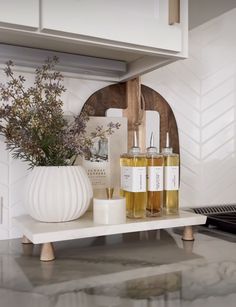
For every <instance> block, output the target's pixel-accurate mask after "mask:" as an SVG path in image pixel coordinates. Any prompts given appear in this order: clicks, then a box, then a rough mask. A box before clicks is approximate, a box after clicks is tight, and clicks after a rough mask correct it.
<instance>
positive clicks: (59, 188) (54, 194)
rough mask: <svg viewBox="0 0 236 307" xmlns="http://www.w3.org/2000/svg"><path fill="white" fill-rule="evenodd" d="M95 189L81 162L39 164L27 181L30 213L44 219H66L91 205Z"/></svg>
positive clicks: (45, 220) (50, 220)
mask: <svg viewBox="0 0 236 307" xmlns="http://www.w3.org/2000/svg"><path fill="white" fill-rule="evenodd" d="M92 196H93V192H92V186H91V183H90V180H89V178H88V176H87V173H86V172H85V170H84V169H83V168H82V167H81V166H59V167H57V166H36V167H34V168H33V170H32V171H31V172H30V174H29V177H28V179H27V184H26V199H25V205H26V210H27V211H28V213H29V214H30V215H31V216H32V217H33V218H34V219H36V220H39V221H42V222H66V221H71V220H75V219H77V218H79V217H80V216H82V215H83V214H84V213H85V211H86V210H87V209H88V207H89V204H90V201H91V199H92Z"/></svg>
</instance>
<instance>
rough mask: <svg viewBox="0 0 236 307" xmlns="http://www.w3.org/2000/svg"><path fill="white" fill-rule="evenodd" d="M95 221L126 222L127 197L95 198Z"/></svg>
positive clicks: (108, 222)
mask: <svg viewBox="0 0 236 307" xmlns="http://www.w3.org/2000/svg"><path fill="white" fill-rule="evenodd" d="M93 221H94V223H95V224H123V223H125V222H126V202H125V198H121V197H115V198H112V199H100V198H94V199H93Z"/></svg>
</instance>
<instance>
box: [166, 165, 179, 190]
mask: <svg viewBox="0 0 236 307" xmlns="http://www.w3.org/2000/svg"><path fill="white" fill-rule="evenodd" d="M164 177H165V184H164V188H165V190H167V191H176V190H178V189H179V167H178V166H165V174H164Z"/></svg>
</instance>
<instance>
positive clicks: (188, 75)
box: [142, 9, 236, 206]
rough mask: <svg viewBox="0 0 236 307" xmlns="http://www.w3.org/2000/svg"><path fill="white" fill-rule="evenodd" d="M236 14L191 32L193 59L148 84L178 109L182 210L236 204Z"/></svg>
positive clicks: (158, 74) (160, 72)
mask: <svg viewBox="0 0 236 307" xmlns="http://www.w3.org/2000/svg"><path fill="white" fill-rule="evenodd" d="M235 29H236V9H234V10H231V11H230V12H227V13H226V14H224V15H221V16H220V17H218V18H216V19H213V20H211V21H209V22H207V23H205V24H204V25H202V26H199V27H198V28H195V29H194V30H192V31H191V32H190V40H189V44H190V55H189V58H188V59H187V60H184V61H179V62H176V63H173V64H171V65H168V66H166V67H164V68H161V69H159V70H156V71H154V72H152V73H149V74H147V75H145V76H144V77H143V78H142V82H143V83H144V84H145V85H148V86H150V87H152V88H153V89H155V90H156V91H157V92H159V93H160V94H161V95H162V96H164V97H165V99H166V100H167V101H168V102H169V103H170V105H171V106H172V108H173V110H174V113H175V116H176V119H177V124H178V128H179V137H180V150H181V167H182V171H181V177H182V180H181V206H201V205H210V204H221V203H228V202H229V203H233V202H236V154H235V144H236V126H235V119H236V117H235V114H236V113H235V111H236V35H235Z"/></svg>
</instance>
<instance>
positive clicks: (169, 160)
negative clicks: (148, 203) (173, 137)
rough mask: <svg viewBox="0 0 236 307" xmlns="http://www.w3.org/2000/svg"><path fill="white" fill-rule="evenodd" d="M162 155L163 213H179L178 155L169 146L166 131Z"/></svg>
mask: <svg viewBox="0 0 236 307" xmlns="http://www.w3.org/2000/svg"><path fill="white" fill-rule="evenodd" d="M162 154H163V156H164V201H163V213H164V214H165V215H175V214H178V213H179V155H178V154H176V153H173V149H172V148H171V147H169V133H168V132H167V137H166V147H164V148H162Z"/></svg>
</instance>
